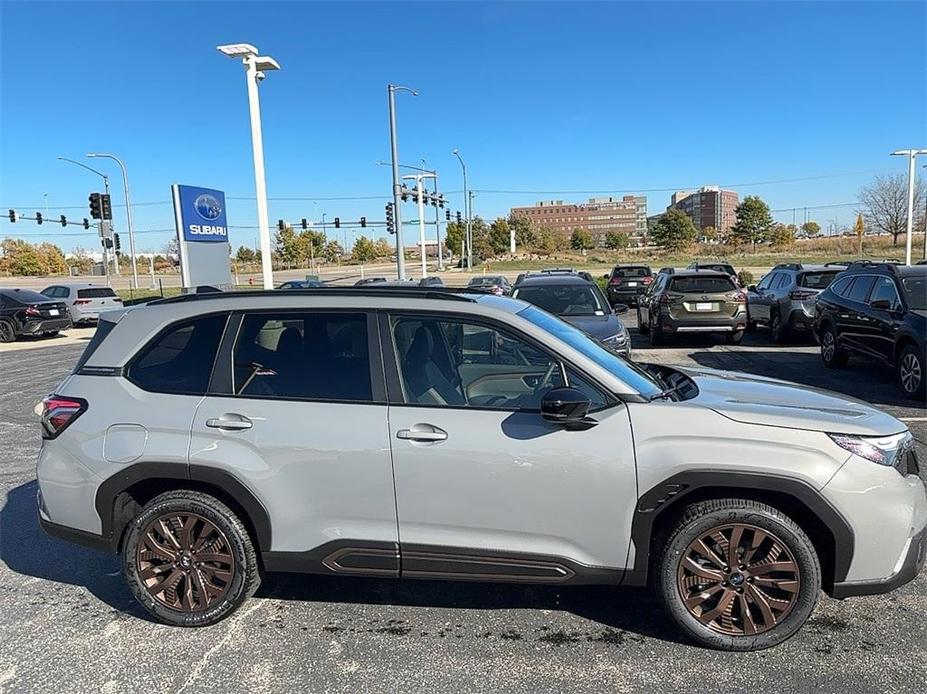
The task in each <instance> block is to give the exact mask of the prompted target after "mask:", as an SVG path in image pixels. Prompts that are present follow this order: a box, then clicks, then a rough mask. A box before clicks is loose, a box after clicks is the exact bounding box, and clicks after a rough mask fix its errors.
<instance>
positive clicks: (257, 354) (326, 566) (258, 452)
mask: <svg viewBox="0 0 927 694" xmlns="http://www.w3.org/2000/svg"><path fill="white" fill-rule="evenodd" d="M234 320H240V321H241V323H240V327H236V326H232V328H231V330H230V332H231V333H232V334H233V335H234V336H235V337H234V340H228V342H229V344H226V345H225V348H224V350H223V352H222V353H221V354H220V358H219V363H218V364H217V367H216V371H217V373H218V377H217V376H214V377H213V380H214V382H217V383H214V387H213V389H212V390H213V392H211V393H210V394H207V396H206V397H205V398H204V399H203V402H202V403H201V404H200V406H199V408H198V409H197V411H196V415H195V417H194V421H193V428H192V441H191V446H190V463H191V465H194V466H213V467H217V468H220V469H221V470H223V471H226V472H229V473H231V474H233V475H234V476H235V477H236V478H238V480H239V481H240V482H242V483H243V484H244V485H245V486H246V487H248V488H249V489H251V491H252V492H253V493H254V495H255V496H256V497H257V498H258V499H259V500H260V501H261V503H262V504H263V505H264V507H265V509H266V510H267V512H268V514H269V516H270V521H271V527H272V547H264V548H262V549H263V550H264V551H268V550H272V551H273V553H274V556H273V557H271V558H273V559H274V560H275V561H276V562H277V564H275V566H274V567H273V568H280V569H284V570H285V569H287V568H289V567H295V568H296V569H297V570H300V571H333V572H346V573H383V574H392V575H397V574H398V569H399V562H398V544H397V543H398V535H397V531H396V508H395V498H394V495H393V478H392V464H391V460H390V452H389V429H388V422H387V414H388V412H387V405H386V402H385V399H386V395H385V389H384V387H383V385H382V378H379V379H378V378H376V377H375V376H374V374H377V373H381V374H382V367H381V366H380V363H379V359H380V357H379V342H378V339H377V336H376V324H375V322H374V319H373V318H372V317H369V316H368V315H367V314H365V313H363V312H360V311H356V312H350V311H339V312H322V311H307V310H301V311H291V312H280V311H275V312H255V313H246V314H244V315H243V316H235V317H233V321H234ZM223 362H224V363H223ZM216 391H219V392H216ZM300 555H301V556H300ZM266 561H267V557H265V562H266ZM269 568H270V567H269Z"/></svg>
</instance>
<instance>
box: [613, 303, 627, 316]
mask: <svg viewBox="0 0 927 694" xmlns="http://www.w3.org/2000/svg"><path fill="white" fill-rule="evenodd" d="M627 312H628V305H627V304H615V315H616V316H620V315H621V314H622V313H627Z"/></svg>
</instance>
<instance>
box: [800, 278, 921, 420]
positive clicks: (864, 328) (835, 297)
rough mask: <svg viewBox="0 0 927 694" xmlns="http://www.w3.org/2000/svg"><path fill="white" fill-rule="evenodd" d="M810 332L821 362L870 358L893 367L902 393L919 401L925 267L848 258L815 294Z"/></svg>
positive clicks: (839, 364) (830, 363)
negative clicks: (848, 263) (817, 344)
mask: <svg viewBox="0 0 927 694" xmlns="http://www.w3.org/2000/svg"><path fill="white" fill-rule="evenodd" d="M814 332H815V336H816V337H817V338H818V340H819V341H820V343H821V359H822V360H823V361H824V365H825V366H827V367H829V368H840V367H843V366H846V364H847V360H848V359H849V357H850V355H851V354H857V355H863V356H869V357H875V358H877V359H879V360H881V361H883V362H885V363H886V364H888V365H890V366H892V367H894V368H895V371H896V374H897V376H898V384H899V386H901V391H902V393H904V395H905V396H907V397H909V398H913V399H919V400H921V401H922V402H923V399H924V394H925V384H927V374H925V366H927V358H925V351H924V343H925V335H927V266H923V265H912V266H905V265H897V264H895V263H871V262H861V263H854V264H853V265H851V266H850V267H848V268H847V269H846V271H845V272H842V273H841V274H840V275H839V276H838V277H837V279H836V280H834V281H833V282H832V283H831V285H830V286H829V287H828V288H827V289H825V290H824V291H823V292H821V293H820V294H819V295H818V299H817V302H816V303H815V315H814Z"/></svg>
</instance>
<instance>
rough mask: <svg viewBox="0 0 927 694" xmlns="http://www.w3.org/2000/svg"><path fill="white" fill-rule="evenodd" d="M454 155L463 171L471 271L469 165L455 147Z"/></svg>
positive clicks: (468, 266)
mask: <svg viewBox="0 0 927 694" xmlns="http://www.w3.org/2000/svg"><path fill="white" fill-rule="evenodd" d="M452 154H453V155H454V156H455V157H457V161H459V162H460V168H461V170H462V171H463V190H464V214H465V215H466V217H467V230H466V233H465V236H466V239H467V269H468V270H470V269H472V268H473V238H472V236H471V235H470V234H471V232H470V192H469V189H468V188H467V165H466V164H465V163H464V160H463V157H461V156H460V150H459V149H457V148H456V147H455V148H454V151H453V152H452ZM461 260H462V258H461Z"/></svg>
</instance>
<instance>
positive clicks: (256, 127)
mask: <svg viewBox="0 0 927 694" xmlns="http://www.w3.org/2000/svg"><path fill="white" fill-rule="evenodd" d="M216 48H217V49H218V51H219V52H220V53H222V54H223V55H227V56H228V57H230V58H240V59H241V62H242V64H243V65H244V67H245V76H246V80H247V83H248V108H249V110H250V113H251V147H252V154H253V158H254V187H255V192H256V195H257V213H258V234H259V238H260V242H261V274H262V275H263V280H264V289H273V288H274V271H273V265H272V262H271V261H272V258H271V249H270V225H269V221H268V215H267V183H266V181H265V179H264V140H263V137H262V135H261V105H260V101H259V98H258V82H261V81H262V80H263V79H264V73H265V72H267V71H270V70H279V69H280V64H279V63H278V62H277V61H276V60H274V59H273V58H271V57H270V56H266V55H265V56H261V55H258V50H257V48H255V47H254V46H252V45H251V44H249V43H230V44H226V45H223V46H217V47H216Z"/></svg>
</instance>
